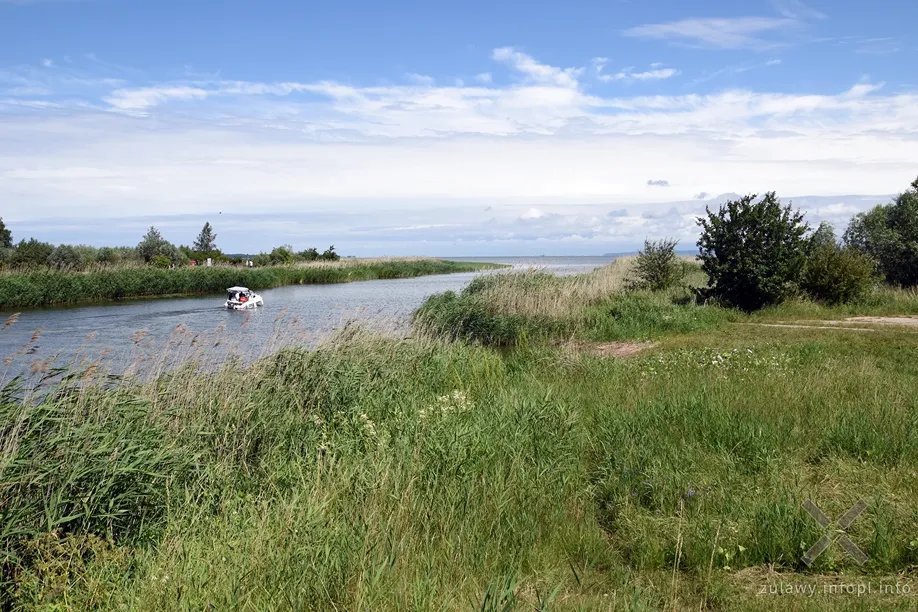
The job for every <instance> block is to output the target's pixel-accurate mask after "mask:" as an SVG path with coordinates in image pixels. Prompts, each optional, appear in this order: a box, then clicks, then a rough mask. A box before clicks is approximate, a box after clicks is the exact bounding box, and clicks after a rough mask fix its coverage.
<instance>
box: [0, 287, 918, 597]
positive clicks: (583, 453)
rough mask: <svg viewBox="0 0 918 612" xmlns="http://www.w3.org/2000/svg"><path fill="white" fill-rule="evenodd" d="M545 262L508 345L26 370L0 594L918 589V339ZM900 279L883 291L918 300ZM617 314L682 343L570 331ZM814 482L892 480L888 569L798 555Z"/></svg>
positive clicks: (826, 496)
mask: <svg viewBox="0 0 918 612" xmlns="http://www.w3.org/2000/svg"><path fill="white" fill-rule="evenodd" d="M617 273H618V272H616V271H615V270H611V271H610V270H605V271H601V272H600V273H599V274H617ZM521 278H522V280H519V279H502V280H497V281H487V282H488V283H499V284H500V286H501V287H505V289H503V290H502V291H503V298H504V300H505V301H504V302H502V305H501V307H500V310H497V311H491V314H494V313H495V312H496V314H500V315H502V316H507V317H510V316H512V317H517V320H518V321H520V322H521V325H522V326H523V327H522V328H521V329H524V330H525V333H524V334H521V335H519V334H518V335H516V336H514V341H513V342H511V343H509V344H510V345H511V346H510V348H508V349H506V350H501V351H495V350H493V349H491V348H490V347H487V346H483V345H482V344H480V343H466V342H455V341H450V340H449V339H445V338H442V337H440V336H439V335H437V336H435V337H431V336H429V335H426V334H418V335H417V336H415V337H413V338H411V339H408V340H396V339H392V338H387V337H383V336H377V335H372V334H369V333H365V332H361V331H360V330H359V329H357V330H354V329H348V330H345V331H343V332H341V333H340V334H338V335H337V336H335V337H333V338H330V339H329V340H328V341H326V342H325V343H323V344H322V345H320V346H319V347H318V348H317V349H316V350H315V351H301V350H286V351H283V352H281V353H278V354H277V355H275V356H273V357H270V358H267V359H265V360H263V361H260V362H258V363H257V364H255V365H254V366H252V367H251V368H250V369H248V370H246V371H245V372H243V371H241V370H239V369H237V368H236V367H234V366H227V367H226V368H224V369H223V370H222V371H220V372H217V373H214V374H210V375H202V374H200V373H199V372H196V371H195V370H194V369H193V368H191V367H189V368H188V369H185V370H179V371H177V372H174V373H172V374H170V375H167V376H162V377H160V378H158V379H156V380H153V381H149V382H144V383H132V382H131V381H125V380H120V381H106V380H104V379H100V378H98V374H93V375H91V376H94V377H95V378H92V377H90V378H89V379H88V380H85V379H84V380H73V381H70V382H64V383H52V382H49V383H47V384H48V386H49V388H52V389H54V392H52V393H46V394H45V396H44V397H45V400H44V401H41V402H36V401H29V400H28V399H27V398H25V399H23V398H22V395H23V390H22V389H17V388H16V387H15V385H8V386H7V388H6V389H5V390H4V392H3V393H2V394H0V499H2V500H3V506H2V507H0V538H2V545H3V548H2V550H3V555H4V556H3V557H2V559H0V564H2V571H3V584H2V587H0V607H3V606H4V605H9V606H17V607H23V608H35V607H54V608H56V609H80V610H82V609H94V608H95V609H139V610H161V609H216V610H224V609H252V610H262V609H309V610H329V609H338V610H367V609H369V610H377V609H411V610H414V609H420V610H467V609H479V610H508V609H520V610H532V609H543V610H547V609H558V610H658V609H668V610H673V609H677V610H683V609H694V610H699V609H702V610H704V609H713V610H786V609H798V610H824V609H845V610H864V609H878V608H888V609H894V608H898V609H914V604H915V599H914V597H912V596H905V595H903V594H902V590H903V587H904V586H905V585H907V586H908V588H909V590H910V591H911V593H912V595H914V594H915V593H916V592H918V586H916V585H915V584H914V579H915V577H916V572H915V568H916V566H918V512H916V509H915V503H914V500H915V499H916V494H918V476H916V473H915V465H916V463H918V428H916V425H918V422H916V414H918V403H916V399H915V398H918V365H916V364H918V334H915V333H908V332H904V331H899V330H894V329H878V330H877V331H875V332H871V333H863V332H862V333H858V332H853V331H848V330H824V329H790V328H761V327H756V326H753V325H747V324H746V323H749V322H756V321H766V320H777V317H784V316H786V315H787V314H788V313H789V312H790V311H789V310H786V311H783V312H777V313H775V312H772V313H770V314H769V313H763V314H762V315H760V316H759V318H753V319H749V318H748V317H745V315H743V316H740V315H736V314H735V313H733V312H732V311H726V310H724V311H723V312H721V311H719V310H716V311H714V310H712V311H708V310H705V309H706V308H709V307H705V306H696V305H691V304H685V303H682V302H681V301H680V296H679V295H673V296H668V297H667V296H661V295H656V296H651V295H646V294H640V293H637V294H630V293H622V292H620V291H619V290H616V289H614V288H612V287H611V285H607V287H608V288H612V293H611V294H606V295H603V294H602V291H600V290H598V289H596V286H597V284H598V283H601V282H604V281H602V280H598V277H596V278H587V277H581V278H571V279H567V280H563V279H562V280H558V281H557V282H558V283H566V284H565V285H563V287H564V289H563V290H558V289H557V286H555V285H550V287H551V289H549V290H547V291H546V292H545V293H538V294H537V293H535V289H531V290H529V293H527V294H526V295H528V297H527V298H526V299H523V298H522V297H521V296H520V295H517V296H515V297H514V296H511V295H509V294H507V290H506V287H509V286H516V285H515V284H516V283H521V284H523V285H525V284H526V283H531V282H535V283H554V282H555V281H545V280H536V281H532V278H535V276H534V275H530V276H526V275H523V277H521ZM606 280H608V279H606ZM546 286H549V285H546ZM558 286H562V285H558ZM493 290H494V289H491V288H489V285H485V284H484V281H479V283H478V287H477V288H476V289H474V290H473V291H471V292H470V294H473V295H474V294H476V293H481V292H483V291H493ZM594 290H595V293H591V292H593V291H594ZM565 295H567V296H568V297H567V298H565V297H564V296H565ZM897 295H898V297H895V298H894V297H891V294H890V295H886V296H885V297H883V296H880V297H879V298H875V301H876V303H875V304H874V306H869V305H867V306H863V307H862V308H864V309H866V310H867V311H869V310H870V308H875V309H876V310H877V311H884V309H885V310H890V309H898V311H899V312H904V311H908V309H909V308H913V310H912V312H918V308H914V307H915V303H914V301H913V297H912V296H910V294H907V293H902V294H897ZM591 296H592V297H591ZM626 298H627V299H632V300H644V302H636V303H635V304H637V305H633V306H632V307H627V308H626V307H624V306H622V304H624V303H626V302H622V301H616V300H625V299H626ZM453 299H456V300H462V299H467V298H462V297H456V298H453ZM673 299H675V303H673ZM565 300H568V302H567V306H566V307H565V306H564V303H565ZM653 300H655V301H653ZM436 303H437V301H436V300H434V301H433V302H431V304H436ZM651 303H655V304H657V306H658V308H657V309H656V310H654V309H653V308H650V307H649V306H648V304H651ZM431 304H428V308H432V306H431ZM613 304H618V305H619V306H618V309H617V310H614V311H611V310H608V309H610V308H612V305H613ZM877 304H879V305H877ZM787 308H791V306H788V307H787ZM793 308H796V309H797V310H799V311H806V312H807V313H809V316H810V317H814V318H815V317H817V315H818V316H820V317H822V318H831V317H834V316H838V311H835V310H832V309H823V310H819V309H820V308H822V307H818V306H815V305H806V304H802V303H801V304H796V305H793ZM603 309H607V310H606V312H611V313H613V314H610V315H608V317H609V318H611V319H612V320H613V321H614V322H613V323H601V321H600V320H599V319H598V318H597V317H598V315H597V313H600V312H603ZM673 309H676V310H673ZM679 309H684V310H679ZM708 312H715V314H713V315H711V314H706V313H708ZM674 313H675V314H674ZM680 313H681V314H680ZM433 314H434V313H432V312H428V313H427V315H426V316H428V317H430V316H432V315H433ZM757 316H758V315H757ZM744 317H745V318H744ZM769 317H771V318H769ZM422 320H423V317H422ZM536 320H538V321H540V322H543V321H548V322H554V323H555V324H557V325H558V327H557V328H550V329H556V330H557V332H558V334H559V335H551V334H549V335H545V336H540V335H538V334H537V333H536V332H537V330H538V329H539V326H538V325H536V323H535V321H536ZM674 321H675V322H674ZM424 324H425V326H427V325H430V323H429V319H428V320H427V322H426V323H424ZM0 333H2V332H0ZM552 333H554V332H552ZM592 335H595V337H599V336H603V337H607V338H611V337H628V338H653V339H654V340H655V341H656V345H655V346H654V347H653V348H652V349H650V350H648V351H646V352H644V353H642V354H639V355H637V356H635V357H632V358H630V359H605V358H599V357H595V356H593V355H592V354H591V353H590V352H589V351H585V350H579V349H578V348H576V347H574V348H572V347H571V346H570V345H568V344H565V343H563V342H559V340H562V339H570V338H573V339H576V340H578V341H579V342H581V343H589V339H590V338H592V337H594V336H592ZM458 336H463V334H458ZM541 340H545V342H542V341H541ZM55 380H56V379H55ZM805 499H813V500H814V501H815V502H816V503H817V504H818V505H819V507H821V508H822V509H823V510H824V511H825V512H826V514H828V515H829V516H830V517H833V518H837V517H839V516H841V515H842V514H843V513H844V512H845V511H846V510H847V509H848V508H849V507H851V505H852V504H854V502H855V501H857V500H858V499H864V500H865V501H866V502H867V504H868V508H867V510H866V511H865V513H864V514H863V515H861V517H860V518H858V519H857V521H855V522H854V524H853V525H852V527H851V528H850V529H849V530H848V534H849V535H850V537H851V539H852V540H853V541H854V542H855V543H856V544H857V545H858V546H859V547H860V548H862V549H863V551H864V552H865V553H866V554H867V555H868V556H869V559H868V561H867V563H865V564H864V565H863V566H858V565H856V564H855V563H854V562H853V561H851V559H850V558H849V557H847V556H846V555H845V554H844V552H843V551H842V549H841V548H840V547H839V546H838V545H837V544H836V545H834V546H832V547H830V548H829V549H828V550H827V551H826V552H825V553H824V554H823V555H822V556H820V557H819V558H818V559H817V560H816V562H815V564H814V565H812V566H811V567H808V566H806V565H805V564H804V563H803V562H802V555H803V553H804V552H805V551H806V550H807V548H808V547H809V546H810V545H811V544H813V543H815V542H816V541H817V540H818V539H819V537H820V536H821V534H822V531H821V529H820V528H819V527H818V525H817V524H816V523H815V521H813V520H812V519H811V518H810V517H809V516H808V515H807V514H806V513H805V512H804V511H803V510H802V509H801V503H802V501H803V500H805ZM867 584H871V585H872V588H873V589H874V591H873V592H872V593H871V594H870V595H869V596H865V595H862V596H860V597H859V596H857V594H856V593H854V594H848V593H847V592H846V591H842V592H840V593H839V592H832V591H831V590H828V591H827V589H826V587H828V586H832V585H835V586H836V587H837V586H838V585H867ZM897 584H898V588H899V594H896V593H895V589H896V585H897ZM808 585H813V587H814V593H815V594H814V595H813V596H809V595H799V594H798V595H793V594H784V595H778V594H772V592H773V591H776V590H777V589H779V588H786V587H788V586H791V587H795V588H800V589H806V588H807V586H808ZM881 585H891V588H892V589H893V592H892V593H889V592H881V593H878V592H877V589H878V588H879V587H880V586H881Z"/></svg>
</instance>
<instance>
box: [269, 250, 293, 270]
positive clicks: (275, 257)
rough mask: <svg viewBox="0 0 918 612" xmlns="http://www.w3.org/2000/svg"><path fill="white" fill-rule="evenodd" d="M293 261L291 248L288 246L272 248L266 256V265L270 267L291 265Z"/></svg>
mask: <svg viewBox="0 0 918 612" xmlns="http://www.w3.org/2000/svg"><path fill="white" fill-rule="evenodd" d="M293 259H294V257H293V247H291V246H289V245H284V246H279V247H274V249H273V250H272V251H271V253H270V255H268V263H269V264H270V265H272V266H281V265H285V264H291V263H293Z"/></svg>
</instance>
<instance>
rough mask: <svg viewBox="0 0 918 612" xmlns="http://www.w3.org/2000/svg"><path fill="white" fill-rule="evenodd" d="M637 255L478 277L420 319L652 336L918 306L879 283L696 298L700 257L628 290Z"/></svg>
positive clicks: (473, 335)
mask: <svg viewBox="0 0 918 612" xmlns="http://www.w3.org/2000/svg"><path fill="white" fill-rule="evenodd" d="M633 263H634V260H633V259H631V258H621V259H618V260H616V261H615V262H613V263H612V264H611V265H608V266H604V267H602V268H598V269H596V270H594V271H593V272H590V273H587V274H579V275H576V276H567V277H559V276H555V275H553V274H549V273H546V272H542V271H538V270H533V271H529V272H516V273H512V274H499V275H489V276H483V277H479V278H476V279H475V280H473V281H472V282H471V283H470V284H469V285H467V286H466V288H465V289H464V290H463V291H461V292H460V293H458V294H457V293H455V292H452V291H448V292H446V293H442V294H439V295H435V296H432V297H431V298H429V299H428V300H427V302H426V303H425V304H424V305H423V306H422V307H421V308H420V310H419V311H418V313H417V316H416V319H417V325H418V326H419V328H421V329H423V330H425V331H426V332H427V333H430V334H432V335H435V336H439V337H443V338H448V339H452V340H465V341H471V342H479V343H482V344H485V345H496V346H510V345H514V344H519V343H521V342H524V341H526V342H529V341H536V342H538V341H543V340H544V341H550V342H554V341H563V340H565V339H570V338H577V339H581V340H589V341H596V342H602V341H614V340H652V339H655V338H659V337H663V336H666V335H671V334H676V333H689V332H701V331H711V330H715V329H722V328H724V326H727V325H729V324H731V323H768V322H779V321H783V320H790V319H837V318H840V317H846V316H854V315H860V314H875V315H896V314H903V313H915V312H918V290H915V289H894V288H890V287H884V286H881V287H876V288H875V289H874V290H873V291H872V292H870V293H869V294H868V295H866V296H865V297H864V298H863V299H861V300H858V301H855V302H853V303H849V304H840V305H836V306H825V305H822V304H818V303H816V302H813V301H812V300H809V299H805V298H800V299H790V300H787V301H785V302H783V303H781V304H779V305H776V306H771V307H767V308H764V309H762V310H760V311H757V312H755V313H752V314H747V313H744V312H741V311H739V310H736V309H733V308H723V307H720V306H716V305H705V304H702V303H699V302H698V301H697V300H696V299H695V297H694V294H693V291H692V290H691V288H692V287H699V286H703V285H704V281H705V276H704V274H703V273H702V272H701V269H700V267H699V266H698V264H697V263H694V262H691V263H689V264H688V266H689V273H688V274H687V276H686V278H685V281H684V284H683V286H681V287H679V288H675V289H672V290H668V291H660V292H651V291H636V290H626V288H627V286H628V281H629V279H630V277H631V275H632V266H633Z"/></svg>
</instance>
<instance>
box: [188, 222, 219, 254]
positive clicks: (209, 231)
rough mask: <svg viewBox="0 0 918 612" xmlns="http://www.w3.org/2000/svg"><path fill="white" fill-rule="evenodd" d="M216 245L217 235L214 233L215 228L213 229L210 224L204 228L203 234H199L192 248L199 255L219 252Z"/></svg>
mask: <svg viewBox="0 0 918 612" xmlns="http://www.w3.org/2000/svg"><path fill="white" fill-rule="evenodd" d="M216 243H217V235H216V234H215V233H214V228H212V227H211V226H210V223H209V222H208V223H205V224H204V228H203V229H202V230H201V233H200V234H198V237H197V238H196V239H195V241H194V244H193V245H192V248H193V249H194V250H195V251H196V252H198V253H210V252H211V251H216V250H217V244H216Z"/></svg>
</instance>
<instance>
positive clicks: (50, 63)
mask: <svg viewBox="0 0 918 612" xmlns="http://www.w3.org/2000/svg"><path fill="white" fill-rule="evenodd" d="M41 65H42V66H44V67H45V68H51V67H52V66H54V62H53V61H51V60H50V59H48V58H45V59H43V60H41Z"/></svg>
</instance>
